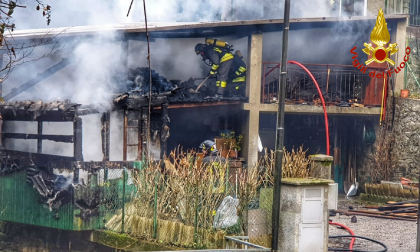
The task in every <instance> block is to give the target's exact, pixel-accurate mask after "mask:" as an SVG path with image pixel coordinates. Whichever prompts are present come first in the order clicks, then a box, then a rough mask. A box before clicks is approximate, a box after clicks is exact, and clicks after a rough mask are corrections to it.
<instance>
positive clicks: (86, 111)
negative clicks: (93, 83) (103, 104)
mask: <svg viewBox="0 0 420 252" xmlns="http://www.w3.org/2000/svg"><path fill="white" fill-rule="evenodd" d="M99 113H100V111H99V110H97V109H84V110H78V111H77V114H78V115H79V116H84V115H92V114H99Z"/></svg>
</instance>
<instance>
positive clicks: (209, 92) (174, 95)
mask: <svg viewBox="0 0 420 252" xmlns="http://www.w3.org/2000/svg"><path fill="white" fill-rule="evenodd" d="M149 76H150V75H149V68H148V67H137V68H135V69H129V70H128V77H127V84H126V89H125V90H121V91H122V92H124V93H128V94H129V95H130V97H135V96H136V97H142V96H148V94H149V79H150V77H149ZM121 79H123V78H121ZM204 79H205V78H190V79H188V80H187V81H184V82H181V81H179V80H168V79H166V78H165V77H163V76H161V75H159V73H157V72H156V71H155V70H153V69H152V94H153V95H165V96H168V100H169V102H170V103H177V102H178V103H179V102H192V103H195V102H203V101H204V98H206V97H208V96H213V95H214V94H215V93H216V88H217V87H216V85H215V81H216V80H215V79H209V80H208V81H207V82H206V83H205V85H203V86H202V87H201V88H200V90H199V91H198V92H197V93H193V92H190V89H193V90H195V89H197V87H198V85H199V83H200V82H202V81H203V80H204ZM233 88H234V87H233V85H229V84H228V87H227V88H226V91H225V97H226V98H224V100H232V99H235V100H240V99H241V98H238V97H239V95H238V94H236V93H235V92H238V91H237V90H232V89H233ZM242 96H244V94H243V95H242Z"/></svg>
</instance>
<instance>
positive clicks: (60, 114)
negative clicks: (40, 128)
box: [0, 108, 75, 122]
mask: <svg viewBox="0 0 420 252" xmlns="http://www.w3.org/2000/svg"><path fill="white" fill-rule="evenodd" d="M0 114H1V116H2V118H3V120H4V121H45V122H72V121H74V118H75V112H74V111H59V110H51V111H45V112H43V113H40V112H39V111H28V110H14V109H12V108H1V109H0Z"/></svg>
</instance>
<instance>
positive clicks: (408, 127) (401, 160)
mask: <svg viewBox="0 0 420 252" xmlns="http://www.w3.org/2000/svg"><path fill="white" fill-rule="evenodd" d="M391 102H392V100H391V99H389V100H388V105H389V106H388V108H387V114H386V118H387V119H391V118H392V112H391V105H390V104H391ZM378 121H379V120H378ZM380 127H384V123H383V124H382V126H379V123H375V133H376V142H375V144H374V145H366V144H361V145H360V148H361V149H362V152H363V155H362V158H361V160H360V161H361V163H358V165H360V166H358V167H360V169H358V170H357V179H358V181H359V184H360V187H361V188H362V189H363V187H364V186H363V185H364V183H367V182H370V174H371V169H372V168H373V167H374V164H375V161H374V158H375V152H376V151H378V148H377V147H378V141H379V140H380V138H381V137H382V136H381V135H380V134H379V132H380ZM386 137H387V138H388V140H389V141H390V143H391V167H392V170H393V176H392V178H391V179H390V180H392V181H400V180H401V177H405V178H408V179H412V180H418V178H419V172H420V100H417V99H403V98H399V97H396V98H395V119H394V128H393V133H392V134H391V133H386ZM374 182H375V181H374ZM376 182H377V181H376Z"/></svg>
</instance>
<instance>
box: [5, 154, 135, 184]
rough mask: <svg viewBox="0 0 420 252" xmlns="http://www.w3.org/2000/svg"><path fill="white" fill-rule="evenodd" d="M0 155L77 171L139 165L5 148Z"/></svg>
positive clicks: (128, 167)
mask: <svg viewBox="0 0 420 252" xmlns="http://www.w3.org/2000/svg"><path fill="white" fill-rule="evenodd" d="M0 157H2V158H3V157H10V158H12V159H13V160H18V163H17V165H19V166H21V167H29V165H30V161H31V160H32V161H33V162H34V164H35V165H36V166H39V167H45V168H48V169H53V168H59V169H68V170H75V171H76V170H79V169H85V170H90V169H123V168H127V169H135V168H136V165H137V164H135V162H134V161H98V162H84V161H75V160H74V158H73V157H66V156H56V155H48V154H38V153H30V152H23V151H14V150H3V151H2V153H1V155H0ZM75 179H76V178H75ZM75 181H76V180H75Z"/></svg>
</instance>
